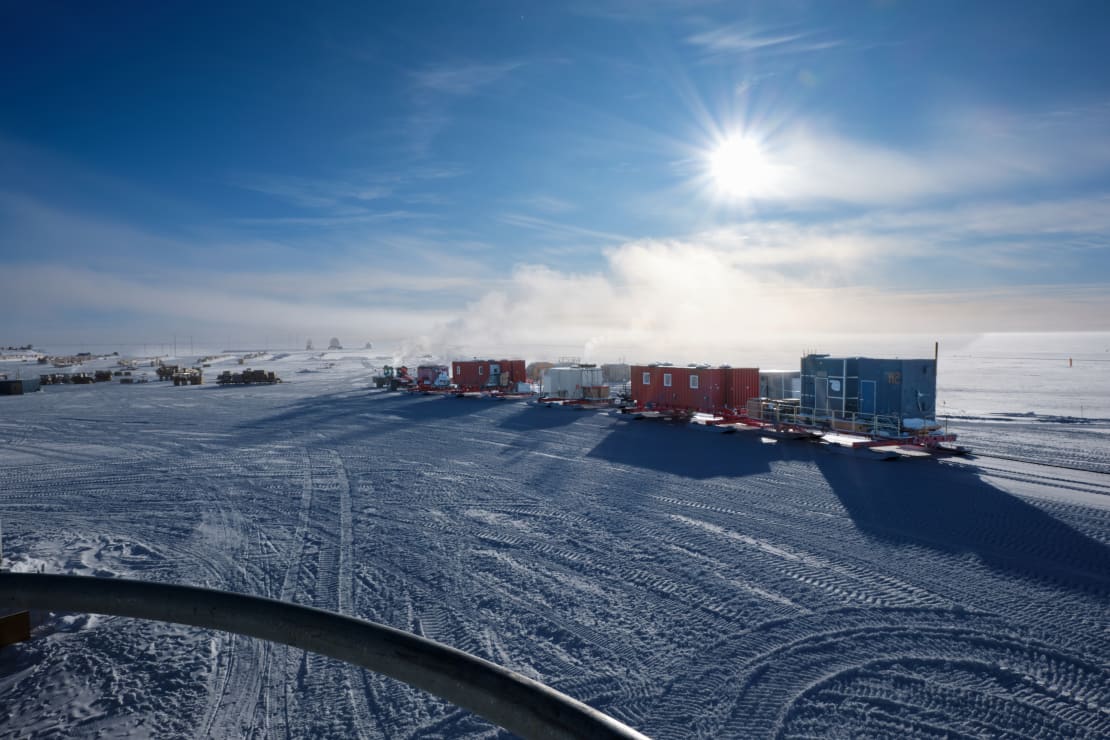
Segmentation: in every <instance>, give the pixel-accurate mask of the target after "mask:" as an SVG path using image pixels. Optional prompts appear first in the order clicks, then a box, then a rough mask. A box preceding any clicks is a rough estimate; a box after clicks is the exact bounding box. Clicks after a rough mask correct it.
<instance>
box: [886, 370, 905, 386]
mask: <svg viewBox="0 0 1110 740" xmlns="http://www.w3.org/2000/svg"><path fill="white" fill-rule="evenodd" d="M886 382H887V384H888V385H900V384H901V383H902V373H899V372H893V373H887V374H886Z"/></svg>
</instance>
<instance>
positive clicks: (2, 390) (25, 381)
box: [0, 378, 39, 396]
mask: <svg viewBox="0 0 1110 740" xmlns="http://www.w3.org/2000/svg"><path fill="white" fill-rule="evenodd" d="M38 389H39V379H38V378H21V379H16V380H9V379H4V380H0V396H22V395H23V394H24V393H34V392H35V391H37V390H38Z"/></svg>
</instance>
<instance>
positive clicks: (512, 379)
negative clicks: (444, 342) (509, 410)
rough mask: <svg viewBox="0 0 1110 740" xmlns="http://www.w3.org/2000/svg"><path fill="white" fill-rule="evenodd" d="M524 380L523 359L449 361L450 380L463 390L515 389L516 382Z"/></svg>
mask: <svg viewBox="0 0 1110 740" xmlns="http://www.w3.org/2000/svg"><path fill="white" fill-rule="evenodd" d="M524 380H525V376H524V360H456V361H455V362H453V363H451V382H452V383H454V384H455V385H457V386H458V387H459V390H463V391H476V390H487V389H488V390H493V389H505V390H516V384H517V383H523V382H524Z"/></svg>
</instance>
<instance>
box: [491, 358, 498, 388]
mask: <svg viewBox="0 0 1110 740" xmlns="http://www.w3.org/2000/svg"><path fill="white" fill-rule="evenodd" d="M489 384H490V385H492V386H499V385H501V365H499V364H498V363H496V362H491V363H490V364H489Z"/></svg>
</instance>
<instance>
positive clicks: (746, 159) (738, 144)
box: [709, 136, 770, 197]
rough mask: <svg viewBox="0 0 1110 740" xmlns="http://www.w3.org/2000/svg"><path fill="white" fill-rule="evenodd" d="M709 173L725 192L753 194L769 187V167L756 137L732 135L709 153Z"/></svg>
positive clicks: (730, 193)
mask: <svg viewBox="0 0 1110 740" xmlns="http://www.w3.org/2000/svg"><path fill="white" fill-rule="evenodd" d="M709 174H710V176H711V177H712V179H713V183H714V184H715V185H716V187H717V189H718V190H719V191H720V192H721V193H722V194H724V195H727V196H731V197H751V196H753V195H756V194H757V193H759V192H761V191H763V190H765V189H766V188H767V185H768V184H769V182H768V181H769V179H770V167H769V165H768V162H767V157H766V156H765V155H764V153H763V147H761V146H760V144H759V142H758V141H757V140H756V139H754V138H752V137H750V136H732V137H730V138H728V139H725V140H724V141H723V142H721V144H720V145H719V146H718V147H717V148H716V149H715V150H713V151H712V152H710V154H709Z"/></svg>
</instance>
